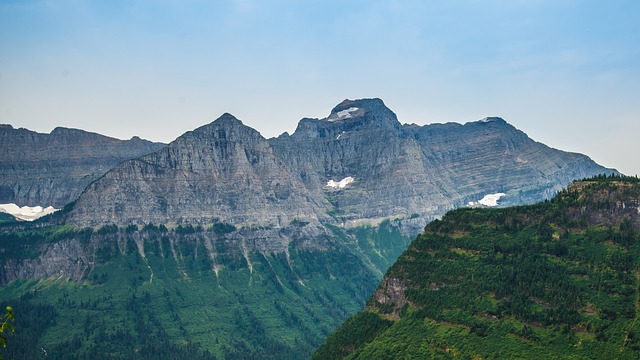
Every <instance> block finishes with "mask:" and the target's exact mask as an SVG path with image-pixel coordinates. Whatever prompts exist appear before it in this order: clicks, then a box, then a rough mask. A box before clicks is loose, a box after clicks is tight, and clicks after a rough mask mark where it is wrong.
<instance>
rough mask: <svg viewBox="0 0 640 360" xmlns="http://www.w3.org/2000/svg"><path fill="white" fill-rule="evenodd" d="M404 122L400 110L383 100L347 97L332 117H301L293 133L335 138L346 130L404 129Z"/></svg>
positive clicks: (336, 108)
mask: <svg viewBox="0 0 640 360" xmlns="http://www.w3.org/2000/svg"><path fill="white" fill-rule="evenodd" d="M401 128H402V125H401V124H400V122H399V121H398V118H397V116H396V114H395V113H394V112H393V111H391V110H390V109H389V108H388V107H387V106H386V105H385V104H384V102H383V101H382V100H380V99H377V98H374V99H357V100H349V99H345V100H343V101H342V102H341V103H340V104H338V105H336V106H335V107H334V108H333V109H332V110H331V113H330V114H329V116H328V117H326V118H323V119H310V118H305V119H302V120H300V123H298V127H297V128H296V131H295V132H294V134H293V136H296V137H299V138H324V137H330V138H335V137H336V136H337V135H336V134H340V133H343V132H349V131H370V130H380V129H383V130H385V131H388V130H392V131H393V132H399V131H401Z"/></svg>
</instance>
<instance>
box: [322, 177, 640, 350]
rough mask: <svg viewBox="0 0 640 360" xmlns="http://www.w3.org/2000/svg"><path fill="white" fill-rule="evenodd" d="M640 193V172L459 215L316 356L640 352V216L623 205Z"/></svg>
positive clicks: (398, 267) (429, 235)
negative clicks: (538, 200)
mask: <svg viewBox="0 0 640 360" xmlns="http://www.w3.org/2000/svg"><path fill="white" fill-rule="evenodd" d="M638 199H640V184H639V183H638V181H637V179H633V178H632V179H619V178H616V179H598V180H597V181H593V182H591V183H590V185H588V186H586V187H585V188H583V189H581V190H579V191H568V192H564V193H562V194H560V195H559V196H558V197H557V198H556V199H554V200H553V201H550V202H545V203H542V204H538V205H534V206H526V207H516V208H507V209H459V210H456V211H453V212H450V213H448V214H447V215H446V216H445V217H444V218H443V219H442V220H441V221H436V222H433V223H431V224H430V225H429V226H427V228H426V232H425V233H424V234H423V235H421V236H419V237H418V238H417V239H416V240H415V241H414V242H413V243H412V244H411V246H410V247H409V249H408V250H407V251H406V252H405V253H404V254H403V255H402V256H401V257H400V258H399V259H398V261H397V262H396V264H395V265H394V266H392V267H391V268H390V269H389V271H388V272H387V274H386V276H385V281H383V283H382V284H381V285H380V287H379V288H378V290H377V291H376V295H374V296H373V297H372V298H371V299H370V300H369V302H368V304H367V307H366V308H365V310H364V311H363V312H361V313H359V314H357V315H355V316H354V317H352V318H351V319H349V320H348V321H347V322H345V324H343V325H342V326H341V327H340V329H339V330H338V331H336V332H335V333H334V334H332V335H331V336H330V337H329V339H328V340H327V342H326V343H325V344H324V345H323V346H322V347H321V348H320V349H319V350H318V351H317V352H316V353H315V355H314V358H316V359H338V358H346V359H372V358H373V359H391V358H417V359H421V358H450V357H462V358H478V359H479V358H485V359H490V358H524V359H527V358H528V359H540V358H577V359H594V358H600V359H605V358H620V359H637V358H639V357H640V321H638V317H639V316H640V304H639V290H638V289H639V287H640V239H639V237H638V230H637V229H636V228H635V227H636V226H637V224H638V219H637V217H638V214H637V213H636V210H631V212H626V213H625V210H624V206H623V205H622V203H623V202H625V201H626V202H628V203H629V204H631V205H634V204H635V206H637V202H638ZM634 224H635V225H634ZM391 280H394V281H395V282H391ZM391 283H394V284H398V283H399V284H402V289H401V291H400V292H401V293H402V295H398V291H395V292H394V289H392V288H391V286H390V285H389V284H391ZM396 290H397V289H396ZM394 294H395V295H394ZM383 295H393V296H391V300H389V299H390V297H389V296H387V297H386V298H385V296H383Z"/></svg>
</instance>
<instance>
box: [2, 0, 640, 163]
mask: <svg viewBox="0 0 640 360" xmlns="http://www.w3.org/2000/svg"><path fill="white" fill-rule="evenodd" d="M363 97H379V98H382V99H383V100H384V101H385V103H386V104H387V106H388V107H390V108H391V109H392V110H393V111H394V112H395V113H396V114H397V115H398V118H399V120H400V122H402V123H417V124H428V123H436V122H449V121H454V122H460V123H464V122H467V121H473V120H478V119H481V118H483V117H486V116H500V117H503V118H504V119H505V120H507V121H508V122H509V123H511V124H513V125H514V126H516V127H517V128H519V129H520V130H522V131H524V132H526V133H527V134H529V136H530V137H532V138H533V139H535V140H537V141H540V142H543V143H545V144H547V145H549V146H552V147H555V148H559V149H562V150H567V151H576V152H581V153H584V154H587V155H589V156H590V157H591V158H593V159H594V160H595V161H597V162H598V163H600V164H602V165H605V166H609V167H615V168H617V169H618V170H620V171H622V172H624V173H626V174H630V175H635V174H638V175H640V156H638V155H640V150H639V146H638V145H639V143H640V141H639V139H640V1H638V0H594V1H579V0H549V1H546V0H483V1H481V0H441V1H435V0H434V1H427V0H415V1H412V0H406V1H400V0H397V1H392V0H387V1H372V0H366V1H365V0H362V1H348V0H339V1H338V0H335V1H333V0H323V1H312V0H260V1H258V0H255V1H254V0H236V1H224V0H217V1H198V0H130V1H120V0H109V1H80V0H0V123H9V124H12V125H13V126H14V127H25V128H28V129H32V130H36V131H39V132H49V131H51V130H52V129H53V128H54V127H56V126H65V127H75V128H81V129H85V130H89V131H94V132H98V133H102V134H105V135H110V136H114V137H118V138H130V137H131V136H133V135H138V136H140V137H143V138H147V139H151V140H157V141H164V142H169V141H171V140H173V139H174V138H175V137H177V136H179V135H180V134H182V133H183V132H185V131H188V130H191V129H193V128H195V127H198V126H200V125H203V124H206V123H209V122H211V121H212V120H214V119H216V118H217V117H219V116H220V115H221V114H222V113H224V112H229V113H232V114H234V115H235V116H236V117H238V118H239V119H241V120H242V121H243V122H244V123H245V124H247V125H249V126H251V127H253V128H255V129H256V130H258V131H260V132H261V133H262V134H263V135H264V136H265V137H272V136H277V135H279V134H280V133H282V132H284V131H288V132H290V133H291V132H293V130H295V127H296V124H297V122H298V120H300V119H301V118H303V117H325V116H327V115H328V114H329V112H330V110H331V108H332V107H333V106H335V105H336V104H337V103H339V102H340V101H342V100H343V99H345V98H350V99H354V98H363ZM0 156H1V155H0Z"/></svg>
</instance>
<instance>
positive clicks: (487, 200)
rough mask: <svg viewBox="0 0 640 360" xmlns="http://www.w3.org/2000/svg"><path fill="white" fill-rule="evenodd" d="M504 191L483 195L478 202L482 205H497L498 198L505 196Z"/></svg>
mask: <svg viewBox="0 0 640 360" xmlns="http://www.w3.org/2000/svg"><path fill="white" fill-rule="evenodd" d="M505 195H507V194H505V193H496V194H488V195H485V196H484V197H483V198H482V199H480V200H478V203H480V204H482V205H484V206H498V200H500V198H501V197H503V196H505Z"/></svg>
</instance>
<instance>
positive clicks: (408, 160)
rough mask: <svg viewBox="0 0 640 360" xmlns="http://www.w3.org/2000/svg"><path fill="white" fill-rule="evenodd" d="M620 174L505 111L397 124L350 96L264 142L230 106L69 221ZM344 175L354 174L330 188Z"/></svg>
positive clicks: (411, 206)
mask: <svg viewBox="0 0 640 360" xmlns="http://www.w3.org/2000/svg"><path fill="white" fill-rule="evenodd" d="M614 172H615V171H614V170H611V169H606V168H604V167H602V166H600V165H598V164H596V163H594V162H593V161H592V160H591V159H589V158H588V157H586V156H584V155H580V154H573V153H567V152H563V151H560V150H555V149H551V148H549V147H547V146H545V145H543V144H540V143H537V142H535V141H533V140H531V139H529V138H528V137H527V136H526V134H524V133H523V132H521V131H519V130H517V129H515V128H514V127H513V126H511V125H509V124H507V123H506V122H505V121H504V120H502V119H499V118H487V119H483V120H481V121H477V122H471V123H467V124H465V125H459V124H438V125H426V126H417V125H401V124H400V122H398V119H397V118H396V115H395V114H394V113H393V112H392V111H391V110H389V109H388V108H387V107H386V106H385V105H384V103H383V102H382V101H381V100H379V99H364V100H356V101H349V100H345V101H344V102H342V103H341V104H339V105H338V106H336V107H335V108H334V109H333V110H332V111H331V113H330V115H329V116H328V117H327V118H325V119H303V120H301V121H300V123H299V124H298V128H297V129H296V131H295V132H294V133H293V134H292V135H288V134H283V135H282V136H279V137H277V138H273V139H268V140H267V139H265V138H263V137H262V136H261V135H260V134H259V133H258V132H257V131H255V130H253V129H251V128H249V127H247V126H245V125H243V124H242V122H241V121H239V120H237V119H236V118H235V117H233V116H232V115H229V114H225V115H223V116H221V117H220V118H219V119H217V120H216V121H214V122H212V123H211V124H208V125H205V126H202V127H200V128H198V129H196V130H193V131H190V132H187V133H185V134H184V135H182V136H180V137H179V138H178V139H176V140H175V141H173V142H172V143H171V144H169V145H168V146H167V147H163V148H161V149H160V150H158V151H156V152H153V153H151V154H149V155H145V156H142V157H139V158H137V159H133V160H130V161H126V162H124V163H122V164H119V165H118V166H116V167H114V168H113V169H112V170H111V171H109V172H107V173H106V174H105V175H104V176H103V177H102V178H100V179H99V180H97V181H95V182H93V183H92V184H91V185H90V186H89V187H88V188H87V189H86V191H85V192H84V193H83V194H82V196H80V197H79V199H78V200H77V202H76V204H75V205H74V207H73V209H72V210H71V212H70V213H69V215H68V218H67V222H69V223H73V224H77V225H80V226H85V225H89V226H99V225H105V224H109V223H114V224H119V225H128V224H138V225H143V224H146V223H154V224H177V223H190V224H202V225H206V224H212V223H215V222H227V223H231V224H234V225H236V226H244V225H247V226H248V225H257V226H271V227H286V226H288V224H289V223H291V222H292V221H294V220H300V221H309V222H312V223H333V224H337V225H342V224H345V225H347V224H375V223H379V222H380V221H382V220H384V219H387V218H394V217H407V216H410V215H412V214H417V215H418V216H419V217H421V218H424V219H425V220H432V219H434V218H436V217H439V216H442V215H443V214H444V213H445V212H446V211H447V210H451V209H453V208H456V207H459V206H462V205H466V204H467V203H469V202H477V201H478V200H480V199H482V198H483V197H484V196H485V195H488V194H493V193H504V194H505V195H504V196H503V197H502V198H501V199H500V200H501V204H503V205H512V204H524V203H531V202H536V201H540V200H543V199H546V198H549V197H551V196H553V195H554V194H555V193H556V192H558V191H560V190H561V189H562V188H563V187H565V186H566V185H568V184H569V183H570V182H571V181H572V180H574V179H577V178H584V177H589V176H593V175H597V174H600V173H608V174H609V173H614ZM347 178H349V179H352V180H353V182H350V183H349V184H345V186H344V187H332V186H329V184H330V183H331V182H332V181H335V182H340V181H341V180H344V179H347ZM424 224H426V221H425V222H424V223H423V224H420V226H419V227H418V228H421V227H422V226H424Z"/></svg>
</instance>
